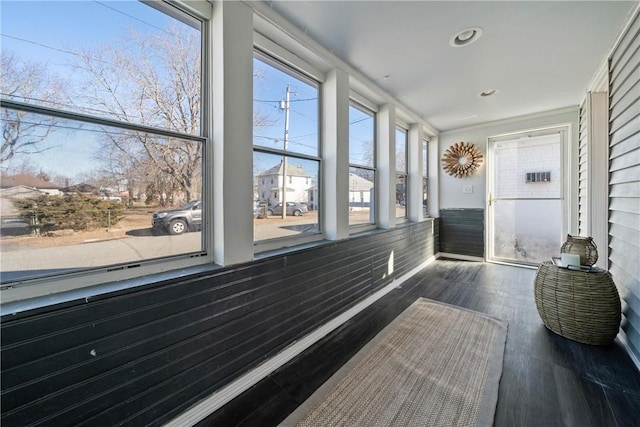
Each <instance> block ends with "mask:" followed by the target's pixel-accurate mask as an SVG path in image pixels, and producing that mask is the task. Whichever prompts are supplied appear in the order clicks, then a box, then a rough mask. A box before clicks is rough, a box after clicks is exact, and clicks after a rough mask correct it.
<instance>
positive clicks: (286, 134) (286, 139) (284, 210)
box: [280, 84, 291, 219]
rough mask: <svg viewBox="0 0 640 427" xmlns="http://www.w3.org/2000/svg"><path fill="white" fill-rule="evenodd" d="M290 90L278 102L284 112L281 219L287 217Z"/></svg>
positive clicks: (288, 88)
mask: <svg viewBox="0 0 640 427" xmlns="http://www.w3.org/2000/svg"><path fill="white" fill-rule="evenodd" d="M290 94H291V88H290V87H289V85H288V84H287V92H286V95H285V100H284V101H280V109H281V110H284V152H285V155H284V158H283V163H282V219H284V218H286V217H287V155H286V153H287V149H288V148H289V97H290Z"/></svg>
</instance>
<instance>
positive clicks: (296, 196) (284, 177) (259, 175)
mask: <svg viewBox="0 0 640 427" xmlns="http://www.w3.org/2000/svg"><path fill="white" fill-rule="evenodd" d="M253 165H254V207H255V208H254V213H255V217H256V219H255V221H254V224H255V229H254V240H256V241H260V240H268V239H274V238H278V237H288V236H295V235H299V234H314V233H318V232H319V231H320V225H319V221H318V211H319V207H320V206H319V202H320V199H319V193H318V172H319V167H320V162H319V161H316V160H307V159H301V158H296V157H290V156H287V157H282V156H278V155H275V154H268V153H261V152H254V154H253ZM284 191H286V196H285V203H286V206H287V208H286V209H283V202H282V200H283V197H282V195H283V192H284Z"/></svg>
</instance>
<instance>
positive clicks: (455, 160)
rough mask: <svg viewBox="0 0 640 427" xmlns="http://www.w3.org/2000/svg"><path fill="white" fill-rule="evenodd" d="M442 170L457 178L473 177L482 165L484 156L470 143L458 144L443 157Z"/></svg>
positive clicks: (450, 148) (448, 149)
mask: <svg viewBox="0 0 640 427" xmlns="http://www.w3.org/2000/svg"><path fill="white" fill-rule="evenodd" d="M440 162H441V163H442V169H443V170H444V171H445V172H446V173H448V174H449V175H451V176H453V177H455V178H464V177H467V176H471V175H473V174H474V173H475V171H477V170H478V168H479V167H480V165H481V164H482V154H480V151H479V150H478V147H476V146H475V145H474V144H471V143H470V142H457V143H455V144H453V145H452V146H451V147H449V148H447V151H445V152H444V156H442V160H440Z"/></svg>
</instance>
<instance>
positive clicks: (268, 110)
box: [253, 53, 321, 241]
mask: <svg viewBox="0 0 640 427" xmlns="http://www.w3.org/2000/svg"><path fill="white" fill-rule="evenodd" d="M253 67H254V68H253V94H254V100H253V145H254V154H253V168H254V195H253V199H254V200H253V204H254V216H255V221H254V224H255V227H254V241H265V240H270V239H276V238H285V237H293V236H298V235H304V234H308V235H311V234H317V233H319V232H320V221H319V217H318V212H319V208H320V199H321V188H320V180H319V173H320V157H319V154H320V143H319V133H318V129H319V118H318V117H319V116H318V114H319V108H318V105H319V104H318V102H319V101H318V92H319V85H318V83H317V82H313V81H311V80H309V79H307V78H306V77H304V76H302V75H301V74H299V73H297V72H296V71H294V70H291V69H289V68H288V67H286V66H284V65H283V64H280V63H279V62H277V61H276V60H274V59H271V58H268V57H266V56H264V55H262V54H260V53H256V57H255V58H254V61H253Z"/></svg>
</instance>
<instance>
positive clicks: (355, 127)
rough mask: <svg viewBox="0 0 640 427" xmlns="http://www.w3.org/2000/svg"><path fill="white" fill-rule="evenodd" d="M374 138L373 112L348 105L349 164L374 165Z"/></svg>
mask: <svg viewBox="0 0 640 427" xmlns="http://www.w3.org/2000/svg"><path fill="white" fill-rule="evenodd" d="M374 138H375V123H374V120H373V114H372V113H369V112H365V111H363V110H361V109H359V108H356V107H354V106H353V105H351V106H349V164H352V165H359V166H369V167H371V168H372V167H374V164H375V150H374V147H375V145H374Z"/></svg>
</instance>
